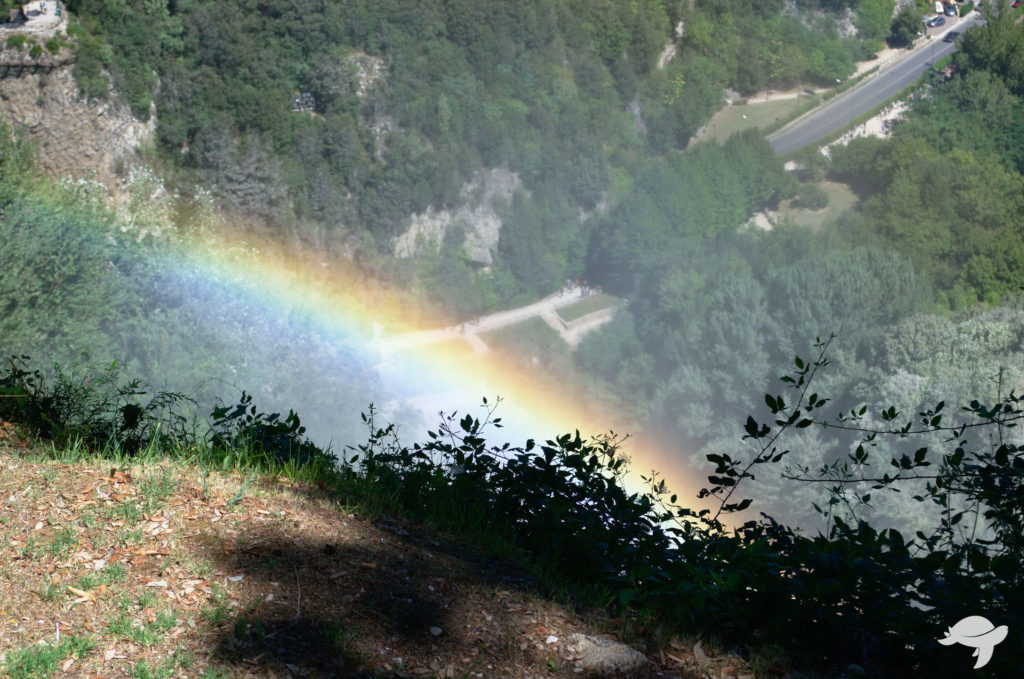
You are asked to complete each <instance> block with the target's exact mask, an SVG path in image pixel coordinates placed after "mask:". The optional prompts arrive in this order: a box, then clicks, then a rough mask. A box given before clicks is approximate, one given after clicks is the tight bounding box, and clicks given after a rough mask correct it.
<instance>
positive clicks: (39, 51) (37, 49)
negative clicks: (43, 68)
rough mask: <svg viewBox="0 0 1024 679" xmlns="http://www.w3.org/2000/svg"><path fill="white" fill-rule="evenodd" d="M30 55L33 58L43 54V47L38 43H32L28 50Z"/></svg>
mask: <svg viewBox="0 0 1024 679" xmlns="http://www.w3.org/2000/svg"><path fill="white" fill-rule="evenodd" d="M28 55H29V56H30V57H32V58H33V59H38V58H39V57H41V56H43V48H42V47H40V46H39V45H37V44H36V45H32V48H31V49H29V51H28Z"/></svg>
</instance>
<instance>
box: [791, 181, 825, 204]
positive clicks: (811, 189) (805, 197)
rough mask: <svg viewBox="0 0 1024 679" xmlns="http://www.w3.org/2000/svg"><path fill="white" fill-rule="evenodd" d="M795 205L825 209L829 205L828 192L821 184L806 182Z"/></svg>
mask: <svg viewBox="0 0 1024 679" xmlns="http://www.w3.org/2000/svg"><path fill="white" fill-rule="evenodd" d="M793 205H794V206H795V207H802V208H806V209H808V210H824V209H825V208H827V207H828V192H827V191H825V189H823V188H821V185H820V184H804V185H802V186H801V187H800V192H799V193H798V194H797V197H796V200H794V201H793Z"/></svg>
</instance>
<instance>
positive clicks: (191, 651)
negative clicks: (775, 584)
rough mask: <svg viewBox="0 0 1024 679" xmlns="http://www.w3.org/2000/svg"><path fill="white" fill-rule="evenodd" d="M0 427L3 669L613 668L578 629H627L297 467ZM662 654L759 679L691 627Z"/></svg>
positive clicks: (514, 673)
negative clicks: (145, 453) (585, 646)
mask: <svg viewBox="0 0 1024 679" xmlns="http://www.w3.org/2000/svg"><path fill="white" fill-rule="evenodd" d="M0 432H2V433H0V465H2V467H0V472H2V473H0V649H3V653H2V654H0V675H2V676H6V677H12V678H13V677H45V676H56V675H59V676H62V677H82V678H89V679H93V678H96V679H98V678H100V677H102V678H103V679H109V678H117V677H165V678H167V677H204V678H207V679H212V678H214V677H223V678H226V677H232V678H233V677H247V678H248V677H267V678H271V677H275V678H283V677H383V678H398V677H466V678H470V677H507V678H516V679H525V678H527V677H542V676H544V677H546V676H552V675H554V674H562V673H566V674H568V675H570V676H581V677H601V676H613V675H611V674H608V673H599V672H584V671H580V668H579V667H577V666H576V664H575V663H574V660H573V658H571V657H567V656H566V654H565V653H564V652H563V651H564V648H563V647H564V645H565V640H566V638H567V637H568V636H569V635H570V634H573V633H583V634H588V635H596V636H600V637H604V638H608V639H611V638H615V637H616V636H619V637H621V636H622V630H623V629H629V625H628V624H626V625H624V624H623V621H618V620H612V619H610V618H608V617H607V616H606V615H605V614H604V613H603V612H601V611H595V610H581V609H577V608H575V607H573V606H571V605H565V604H560V603H557V602H555V601H552V600H551V599H550V598H549V597H547V596H545V594H544V592H543V588H541V587H540V586H539V584H538V583H537V582H536V581H535V580H534V579H533V578H532V577H531V576H530V575H529V574H527V573H526V572H524V571H522V570H521V569H519V568H516V567H515V566H514V565H511V564H508V563H502V562H498V561H494V560H492V559H490V558H488V556H487V555H485V554H484V553H482V552H481V551H480V550H479V549H477V548H475V547H473V546H471V545H468V544H464V543H461V542H460V541H458V540H455V539H452V538H449V537H446V536H442V535H438V534H436V533H434V532H432V531H430V530H429V529H426V528H424V527H422V526H415V525H410V524H408V523H406V522H403V521H401V520H399V519H394V518H376V519H373V518H368V517H366V516H363V515H360V514H359V512H358V509H357V508H356V507H352V506H344V505H342V504H339V502H338V500H337V499H336V498H333V497H330V496H329V495H328V494H327V493H326V492H325V491H324V490H323V489H322V488H318V487H316V486H306V485H302V484H297V483H295V482H292V481H289V480H287V479H278V478H254V477H243V476H240V475H238V474H219V473H208V472H203V471H201V470H198V469H194V468H189V467H183V466H181V465H172V464H170V463H163V464H151V465H138V466H131V467H121V468H118V467H115V466H113V465H111V464H109V463H103V462H102V461H99V462H92V463H68V462H59V461H39V460H38V459H37V460H35V461H32V460H29V459H25V458H23V457H22V455H23V454H24V452H25V451H26V450H27V445H28V444H27V442H26V441H24V440H23V439H20V438H18V437H17V436H15V435H14V432H13V428H12V427H10V426H9V425H3V427H2V429H0ZM639 638H640V637H639V636H636V638H633V639H628V641H632V645H634V646H640V644H641V642H640V641H639ZM641 650H644V649H643V648H642V646H641ZM695 651H696V654H695ZM646 657H647V662H646V663H645V665H644V666H643V667H642V668H640V669H638V670H635V671H631V672H630V673H629V676H632V677H680V678H681V679H692V678H694V677H715V678H716V679H717V678H718V677H722V676H725V677H732V676H736V675H741V676H742V675H744V674H746V675H747V677H748V679H752V673H751V672H750V671H749V669H748V668H747V667H746V666H745V665H744V664H743V663H742V661H740V660H738V659H736V658H733V657H727V656H722V657H716V658H712V657H710V656H708V655H707V654H705V653H704V652H703V650H702V648H701V647H697V648H696V649H694V648H693V642H692V641H691V642H687V643H683V642H682V641H679V640H675V641H673V642H672V643H669V644H668V645H667V646H664V647H662V648H660V649H658V650H657V651H652V652H647V653H646ZM33 663H36V664H33ZM40 663H41V664H40ZM47 663H48V664H47ZM26 668H27V669H26ZM47 668H48V669H47Z"/></svg>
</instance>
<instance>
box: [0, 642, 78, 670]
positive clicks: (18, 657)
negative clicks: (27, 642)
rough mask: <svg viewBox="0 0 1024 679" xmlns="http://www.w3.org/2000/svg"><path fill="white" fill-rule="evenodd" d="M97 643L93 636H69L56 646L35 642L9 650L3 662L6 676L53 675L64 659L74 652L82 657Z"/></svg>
mask: <svg viewBox="0 0 1024 679" xmlns="http://www.w3.org/2000/svg"><path fill="white" fill-rule="evenodd" d="M95 645H96V644H95V642H94V641H93V639H92V637H89V636H68V637H65V638H64V640H63V641H62V642H61V643H60V644H58V645H56V646H49V645H39V644H35V645H32V646H29V647H27V648H22V649H19V650H16V651H9V652H8V653H7V660H6V661H5V662H4V664H3V668H4V676H6V677H7V678H8V679H37V678H39V677H49V676H52V675H53V674H54V673H55V672H56V671H57V666H58V665H59V664H60V662H61V661H62V660H64V659H65V658H67V657H68V656H69V655H72V654H74V655H75V656H76V657H79V658H82V657H84V656H85V655H86V654H87V653H89V652H90V651H91V650H92V649H93V648H94V647H95Z"/></svg>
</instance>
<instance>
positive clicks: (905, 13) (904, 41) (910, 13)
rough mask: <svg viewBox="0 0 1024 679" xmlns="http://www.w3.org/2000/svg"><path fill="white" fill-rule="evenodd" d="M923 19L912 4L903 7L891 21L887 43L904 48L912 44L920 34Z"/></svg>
mask: <svg viewBox="0 0 1024 679" xmlns="http://www.w3.org/2000/svg"><path fill="white" fill-rule="evenodd" d="M922 21H923V18H922V16H921V13H920V12H919V11H918V9H917V7H916V6H914V5H913V4H909V5H904V6H903V7H901V8H900V11H899V12H897V14H896V16H895V17H894V18H893V20H892V25H891V26H890V29H889V43H890V44H891V45H894V46H905V45H909V44H910V43H912V42H914V40H916V39H917V36H919V35H920V34H921V22H922Z"/></svg>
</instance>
